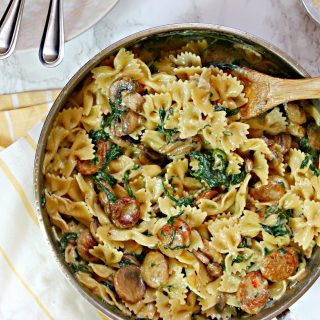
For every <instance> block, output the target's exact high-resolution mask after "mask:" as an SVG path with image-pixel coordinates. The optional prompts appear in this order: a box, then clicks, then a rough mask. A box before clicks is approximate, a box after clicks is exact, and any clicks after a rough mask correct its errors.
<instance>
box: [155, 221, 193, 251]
mask: <svg viewBox="0 0 320 320" xmlns="http://www.w3.org/2000/svg"><path fill="white" fill-rule="evenodd" d="M190 237H191V230H190V227H189V225H188V224H187V223H186V222H185V221H184V220H182V219H180V218H175V219H174V221H173V223H172V224H166V225H165V226H163V227H162V228H161V229H160V231H159V233H158V238H159V239H160V241H161V242H162V245H163V247H164V248H165V249H170V250H179V249H183V248H185V247H188V246H189V245H190Z"/></svg>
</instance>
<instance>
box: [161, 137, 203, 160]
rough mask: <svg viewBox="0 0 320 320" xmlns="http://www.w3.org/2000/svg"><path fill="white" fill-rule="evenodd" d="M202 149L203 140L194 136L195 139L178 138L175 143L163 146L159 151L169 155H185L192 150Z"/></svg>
mask: <svg viewBox="0 0 320 320" xmlns="http://www.w3.org/2000/svg"><path fill="white" fill-rule="evenodd" d="M200 149H201V142H200V140H199V139H197V138H196V137H194V138H193V139H187V140H178V141H176V142H174V143H170V144H167V145H165V146H163V147H162V148H161V149H160V150H159V151H160V152H161V153H164V154H166V155H168V156H178V155H185V154H188V153H190V152H191V151H197V150H200Z"/></svg>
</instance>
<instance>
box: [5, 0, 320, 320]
mask: <svg viewBox="0 0 320 320" xmlns="http://www.w3.org/2000/svg"><path fill="white" fill-rule="evenodd" d="M101 1H103V0H101ZM182 22H202V23H212V24H221V25H225V26H229V27H234V28H238V29H241V30H244V31H247V32H249V33H251V34H253V35H256V36H259V37H261V38H263V39H264V40H266V41H269V42H271V43H272V44H274V45H275V46H277V47H279V48H280V49H282V50H283V51H285V52H286V53H288V54H289V55H290V56H292V57H293V58H295V59H296V60H297V61H298V62H299V63H300V64H301V65H302V67H304V68H305V69H306V70H307V71H308V72H309V73H310V74H311V75H312V76H317V75H318V76H319V75H320V25H318V24H316V23H315V22H314V21H313V20H312V19H311V18H309V16H308V15H307V13H306V11H305V10H304V8H303V6H302V4H301V1H300V0H281V1H279V0H259V1H257V0H175V1H172V0H161V1H157V0H148V1H146V0H134V1H133V0H120V1H119V3H118V4H117V5H116V6H115V7H114V8H113V9H112V11H111V12H110V13H109V14H108V15H106V16H105V17H104V18H103V19H102V20H101V21H100V22H99V23H98V24H96V25H95V27H94V28H92V29H90V30H88V31H87V32H85V33H83V34H82V35H80V36H79V37H77V38H75V39H73V40H72V41H70V42H68V43H67V44H66V47H65V59H64V60H63V62H62V63H61V65H60V66H58V67H56V68H54V69H47V68H45V67H43V66H42V65H41V64H40V62H39V60H38V53H37V51H35V50H33V51H28V52H16V53H14V54H13V55H12V56H11V57H10V58H9V59H6V60H1V61H0V94H3V93H14V92H19V91H27V90H38V89H53V88H61V87H63V86H64V85H65V84H66V83H67V81H68V80H69V79H70V77H71V76H72V75H73V74H74V73H75V72H76V71H77V70H78V69H79V68H80V67H81V66H82V65H83V64H84V63H85V62H86V61H88V60H89V59H90V58H92V57H93V56H94V55H95V54H96V53H98V52H99V51H100V50H101V49H103V48H105V47H106V46H108V45H109V44H111V43H112V42H114V41H116V40H119V39H121V38H123V37H124V36H127V35H129V34H131V33H134V32H136V31H140V30H143V29H146V28H149V27H153V26H157V25H163V24H169V23H182ZM319 292H320V280H318V281H317V282H316V284H315V285H314V286H313V287H312V288H311V289H310V290H309V291H308V292H307V293H306V294H305V295H304V296H303V297H302V298H301V299H300V300H299V301H298V302H297V303H295V304H294V305H293V306H292V308H291V309H292V310H293V312H294V313H295V314H296V316H297V319H298V320H299V319H300V320H317V319H319V315H318V313H319V312H318V309H319V308H317V307H316V305H317V302H318V298H319Z"/></svg>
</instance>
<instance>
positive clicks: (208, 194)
mask: <svg viewBox="0 0 320 320" xmlns="http://www.w3.org/2000/svg"><path fill="white" fill-rule="evenodd" d="M218 193H219V192H218V191H217V190H207V191H205V192H201V193H200V194H199V195H198V196H197V198H196V204H197V205H199V204H200V200H201V199H212V198H213V197H215V196H216V195H217V194H218Z"/></svg>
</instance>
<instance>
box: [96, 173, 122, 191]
mask: <svg viewBox="0 0 320 320" xmlns="http://www.w3.org/2000/svg"><path fill="white" fill-rule="evenodd" d="M95 176H96V177H97V178H98V179H100V180H104V181H105V182H106V183H107V184H108V185H110V186H111V187H113V186H114V185H115V184H116V183H117V180H116V179H115V178H114V177H113V176H112V175H111V174H110V173H106V172H103V171H99V170H98V173H97V174H96V175H95Z"/></svg>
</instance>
